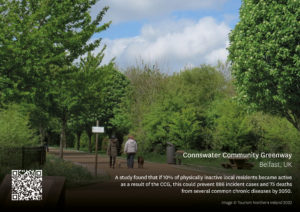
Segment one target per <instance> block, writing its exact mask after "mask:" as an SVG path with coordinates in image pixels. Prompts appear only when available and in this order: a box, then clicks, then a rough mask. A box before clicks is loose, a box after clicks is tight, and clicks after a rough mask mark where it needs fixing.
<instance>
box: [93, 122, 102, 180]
mask: <svg viewBox="0 0 300 212" xmlns="http://www.w3.org/2000/svg"><path fill="white" fill-rule="evenodd" d="M92 132H93V133H96V145H95V146H96V147H95V148H96V150H95V154H96V157H95V176H97V168H98V134H99V133H104V127H99V121H98V120H97V122H96V127H92Z"/></svg>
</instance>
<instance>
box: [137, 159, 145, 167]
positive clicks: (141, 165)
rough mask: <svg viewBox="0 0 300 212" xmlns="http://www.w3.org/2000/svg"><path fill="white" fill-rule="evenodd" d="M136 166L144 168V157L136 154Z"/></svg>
mask: <svg viewBox="0 0 300 212" xmlns="http://www.w3.org/2000/svg"><path fill="white" fill-rule="evenodd" d="M138 167H139V168H140V169H142V168H144V158H143V157H142V156H138Z"/></svg>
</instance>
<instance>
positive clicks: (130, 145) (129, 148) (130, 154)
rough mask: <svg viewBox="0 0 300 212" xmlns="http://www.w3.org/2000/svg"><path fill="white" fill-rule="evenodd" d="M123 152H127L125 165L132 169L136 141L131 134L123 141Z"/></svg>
mask: <svg viewBox="0 0 300 212" xmlns="http://www.w3.org/2000/svg"><path fill="white" fill-rule="evenodd" d="M124 152H125V153H126V154H127V167H128V168H131V169H133V165H134V155H135V153H136V152H137V143H136V141H135V140H134V137H133V136H132V135H129V136H128V140H127V141H126V143H125V147H124Z"/></svg>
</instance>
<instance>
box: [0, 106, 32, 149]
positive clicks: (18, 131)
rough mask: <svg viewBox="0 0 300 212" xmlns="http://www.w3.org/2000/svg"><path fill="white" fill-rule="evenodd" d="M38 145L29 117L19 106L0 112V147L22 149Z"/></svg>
mask: <svg viewBox="0 0 300 212" xmlns="http://www.w3.org/2000/svg"><path fill="white" fill-rule="evenodd" d="M34 144H38V137H37V136H36V134H35V130H33V129H32V128H31V126H30V122H29V116H28V114H26V111H24V108H22V107H21V106H19V105H9V106H8V107H7V108H6V109H1V110H0V146H1V147H22V146H32V145H34Z"/></svg>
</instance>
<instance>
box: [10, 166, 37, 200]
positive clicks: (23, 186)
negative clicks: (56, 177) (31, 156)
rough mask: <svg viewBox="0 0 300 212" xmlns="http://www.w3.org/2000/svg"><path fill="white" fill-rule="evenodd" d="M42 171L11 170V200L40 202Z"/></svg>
mask: <svg viewBox="0 0 300 212" xmlns="http://www.w3.org/2000/svg"><path fill="white" fill-rule="evenodd" d="M42 175H43V172H42V170H12V171H11V200H12V201H30V200H42V192H43V188H42V179H43V176H42Z"/></svg>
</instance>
